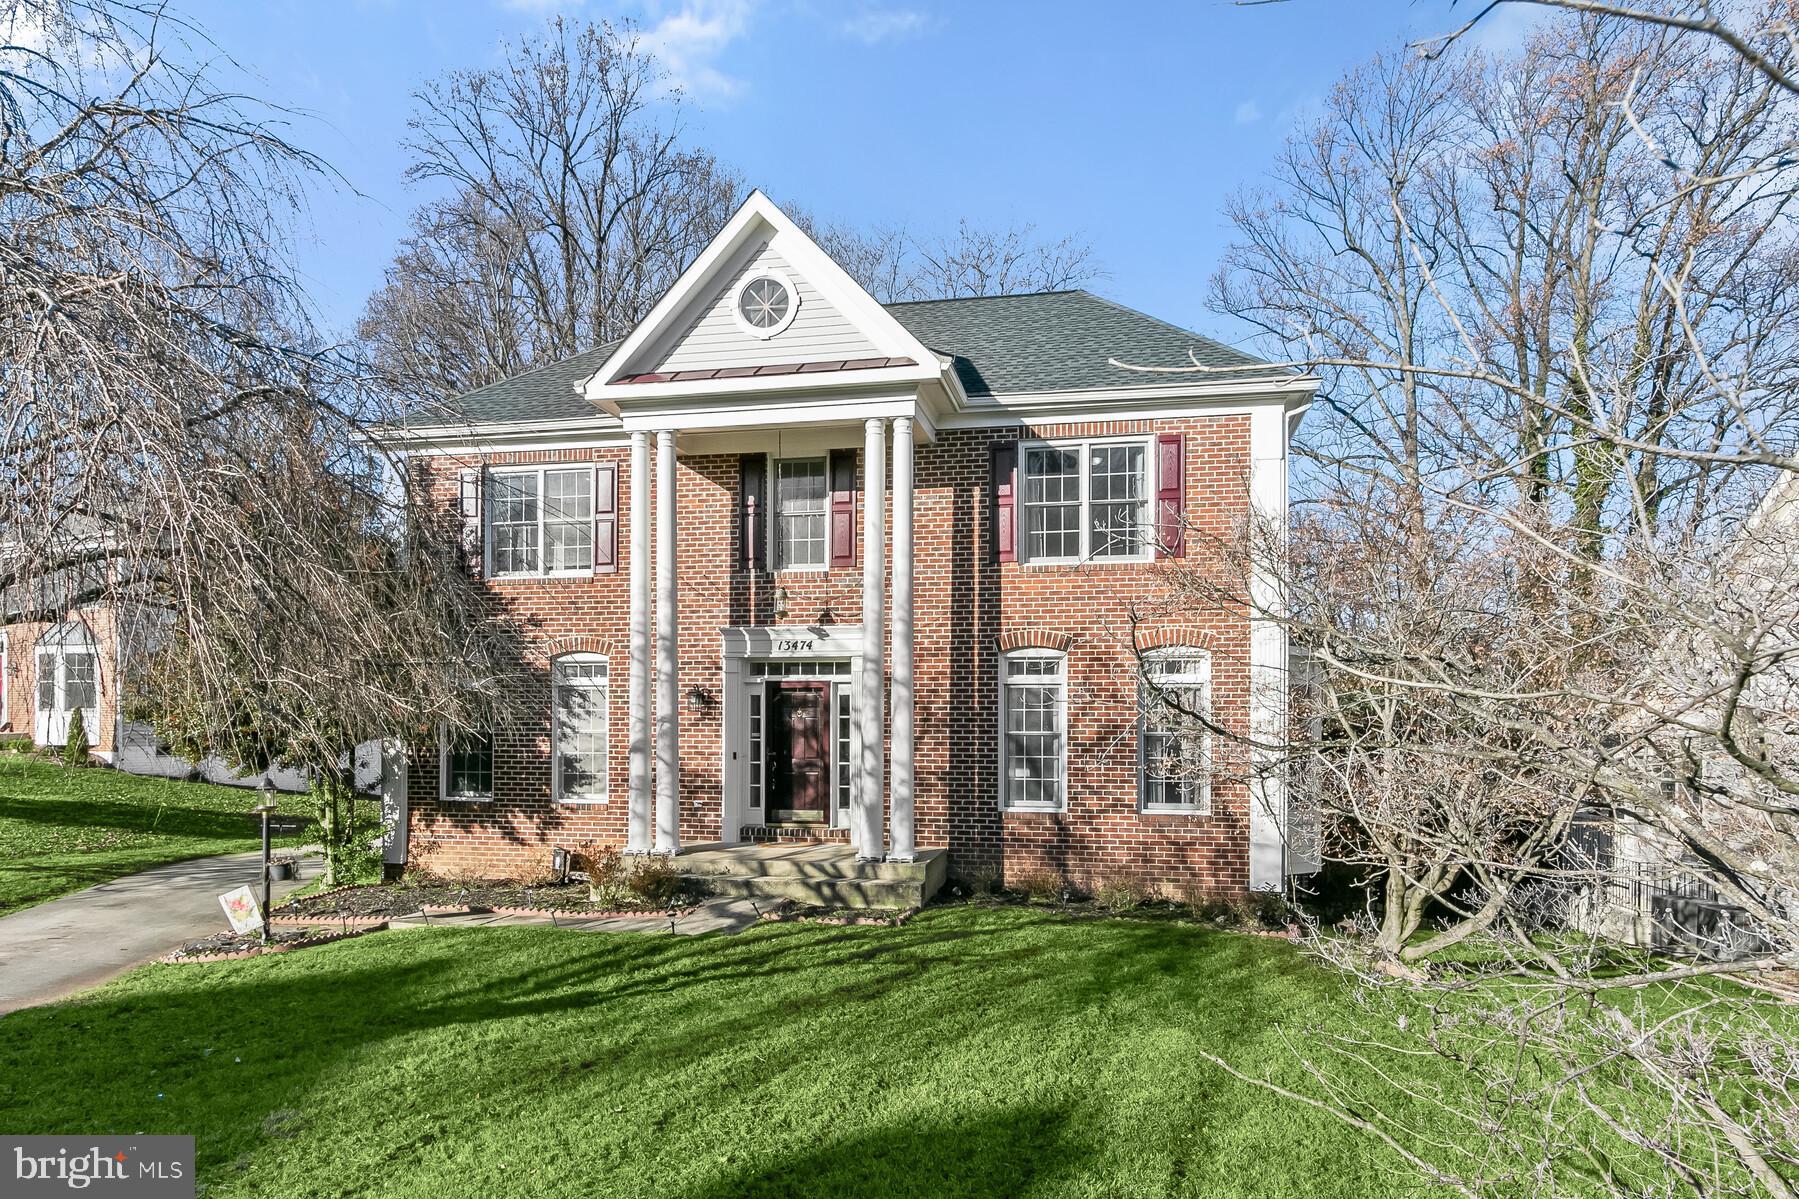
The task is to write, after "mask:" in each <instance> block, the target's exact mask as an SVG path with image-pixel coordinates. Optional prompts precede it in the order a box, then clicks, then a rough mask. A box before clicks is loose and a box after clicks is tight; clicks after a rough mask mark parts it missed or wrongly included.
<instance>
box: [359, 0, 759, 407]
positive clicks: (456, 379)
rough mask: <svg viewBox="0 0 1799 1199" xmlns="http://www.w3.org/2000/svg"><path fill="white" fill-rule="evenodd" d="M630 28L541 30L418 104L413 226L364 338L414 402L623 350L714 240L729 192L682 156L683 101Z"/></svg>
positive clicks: (410, 172)
mask: <svg viewBox="0 0 1799 1199" xmlns="http://www.w3.org/2000/svg"><path fill="white" fill-rule="evenodd" d="M662 82H663V80H662V76H661V73H660V69H659V68H658V66H657V64H656V61H655V59H654V57H653V56H652V54H651V52H650V50H649V48H648V47H647V46H645V45H644V44H643V42H642V40H641V37H640V35H639V33H638V31H637V30H636V29H635V28H634V27H633V26H632V25H630V24H628V23H627V24H623V25H619V26H613V25H610V24H606V23H600V24H589V25H583V26H574V25H570V24H567V23H565V22H564V21H563V20H562V19H561V18H556V19H554V20H552V21H551V22H550V23H549V24H548V26H547V28H546V29H545V31H544V33H543V35H542V36H541V37H540V38H537V39H531V40H526V41H522V42H518V43H513V44H509V45H508V46H506V47H505V49H504V52H503V55H502V61H501V63H500V65H499V66H496V67H493V68H489V69H485V70H459V71H452V72H450V73H449V74H447V75H445V76H443V77H442V78H440V79H437V80H434V81H432V82H430V83H428V84H426V85H425V86H424V87H422V88H420V89H419V90H418V91H417V92H415V93H414V100H415V103H416V109H415V112H414V114H413V117H412V120H411V122H410V126H409V127H410V130H411V133H410V136H409V138H408V139H407V142H406V150H407V152H408V153H409V154H410V155H411V157H412V162H411V165H410V166H408V167H407V170H406V175H407V178H408V179H409V180H411V181H413V182H415V183H419V184H426V185H437V186H442V187H445V188H447V189H448V194H447V195H445V196H444V197H443V198H441V199H434V200H431V201H429V202H427V203H426V204H425V205H423V206H422V207H421V208H420V209H419V210H418V211H417V212H416V213H414V215H413V220H412V232H411V233H410V234H409V235H408V237H407V238H406V240H405V241H404V243H403V244H402V246H401V248H400V252H399V254H398V255H397V256H396V257H395V259H394V262H393V264H392V265H391V266H390V267H389V268H388V272H387V280H386V283H385V284H384V286H383V287H382V288H381V289H380V290H379V291H377V292H376V293H375V294H374V295H373V296H372V297H370V299H369V302H368V305H367V308H366V310H365V312H364V314H363V318H362V321H361V325H360V332H361V335H362V338H363V340H364V341H365V342H366V343H367V344H368V345H369V347H370V353H371V356H372V358H373V359H374V361H375V362H376V363H377V364H378V365H379V366H380V367H381V368H382V369H383V370H384V372H385V373H386V374H387V375H388V376H389V377H390V379H391V380H392V381H393V383H394V385H395V386H397V387H398V388H400V389H401V391H402V392H403V393H404V394H406V395H408V396H409V397H411V398H413V399H415V400H427V401H428V400H433V399H443V398H446V397H448V396H452V395H455V394H457V393H459V392H462V391H466V390H468V389H470V388H473V387H478V386H480V385H482V384H485V383H492V382H494V381H496V380H498V379H502V378H505V377H507V376H509V375H513V374H517V373H518V372H520V371H524V370H529V369H531V368H533V367H536V366H542V365H545V364H547V363H550V362H554V361H557V360H558V359H561V358H566V357H568V356H569V355H571V354H575V353H579V352H581V351H583V350H588V349H592V348H593V347H595V346H597V345H602V344H605V343H606V342H609V341H613V340H615V339H617V338H620V337H623V336H624V335H625V334H626V333H628V332H629V331H630V330H631V328H632V327H633V326H634V325H636V324H637V322H638V321H639V320H640V319H641V318H642V317H643V315H644V314H645V313H646V312H648V311H649V309H650V307H651V306H652V305H653V304H654V303H655V302H656V300H657V299H659V298H660V297H661V295H662V293H663V292H664V291H665V290H667V288H668V287H669V285H670V284H672V283H673V282H674V280H675V278H676V277H677V276H678V275H679V274H680V272H681V271H682V270H683V269H685V267H686V266H687V264H688V263H689V262H690V261H692V259H693V258H694V257H695V256H696V255H697V254H698V253H699V252H700V250H701V249H703V248H704V247H705V245H706V243H707V242H708V241H709V240H710V239H711V238H712V236H713V234H715V233H717V232H718V230H719V228H720V227H722V226H723V224H724V222H725V220H726V219H727V218H728V217H729V216H730V214H731V212H732V210H733V209H734V208H735V206H736V204H737V201H738V199H739V198H740V197H739V192H740V190H741V188H740V186H739V184H738V181H737V179H736V178H735V177H734V176H733V175H732V174H731V173H730V172H728V171H726V170H725V169H723V168H722V167H721V166H720V165H719V164H718V163H717V161H716V160H715V159H714V158H713V157H712V156H711V155H710V154H708V153H706V152H705V151H703V150H700V149H697V148H693V147H690V146H688V145H686V144H685V142H684V138H683V127H682V121H681V105H680V96H679V94H678V93H675V94H665V93H663V92H662V91H661V90H660V89H661V86H662Z"/></svg>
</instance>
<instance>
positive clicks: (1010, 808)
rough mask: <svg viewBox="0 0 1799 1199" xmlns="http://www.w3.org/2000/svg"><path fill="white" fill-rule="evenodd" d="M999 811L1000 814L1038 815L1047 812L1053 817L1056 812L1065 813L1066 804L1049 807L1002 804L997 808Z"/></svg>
mask: <svg viewBox="0 0 1799 1199" xmlns="http://www.w3.org/2000/svg"><path fill="white" fill-rule="evenodd" d="M999 810H1000V811H1002V812H1039V813H1043V812H1047V813H1049V814H1050V815H1054V814H1056V813H1057V812H1066V811H1067V810H1068V805H1067V804H1054V805H1051V804H1020V803H1014V804H1004V803H1003V804H1001V805H1000V806H999Z"/></svg>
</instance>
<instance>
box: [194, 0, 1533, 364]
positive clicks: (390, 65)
mask: <svg viewBox="0 0 1799 1199" xmlns="http://www.w3.org/2000/svg"><path fill="white" fill-rule="evenodd" d="M180 2H181V7H182V10H183V11H184V12H185V13H186V14H187V15H188V16H190V17H192V18H193V19H195V20H196V22H197V23H198V24H199V25H201V26H202V27H203V28H205V29H206V30H207V31H208V32H209V33H210V34H211V36H212V38H213V40H214V41H215V42H216V43H217V45H218V48H219V49H220V50H221V51H222V52H224V53H226V54H228V55H230V56H231V58H232V59H234V60H235V61H236V62H237V63H238V64H240V65H241V66H242V67H243V68H244V69H245V70H246V71H247V72H249V74H250V75H251V79H250V80H249V81H248V83H249V86H250V88H251V89H252V90H254V92H255V93H256V94H259V95H260V96H262V97H264V98H267V99H269V100H272V101H274V102H277V103H281V104H284V105H288V106H291V107H294V108H298V109H300V110H303V114H304V115H302V116H301V117H299V118H298V119H297V120H296V123H295V127H294V130H293V133H294V137H295V139H296V140H297V141H299V142H301V143H302V144H304V145H306V146H307V147H308V148H311V149H313V150H315V151H317V152H318V153H320V154H321V155H323V156H324V157H325V158H326V159H327V160H328V161H330V162H331V164H332V165H333V166H334V167H336V168H337V170H338V171H340V172H341V173H342V174H343V176H344V177H345V179H346V181H347V182H348V184H349V185H350V187H352V188H354V191H351V190H349V189H348V188H343V189H338V190H335V191H333V190H321V191H320V192H318V193H316V194H315V195H314V197H313V202H312V212H311V220H310V226H311V227H310V228H307V229H302V230H299V231H298V234H297V236H298V255H299V258H300V262H301V264H302V267H303V269H304V271H305V273H306V277H307V283H308V286H309V288H310V290H311V292H312V294H313V296H314V299H315V302H316V303H317V305H318V307H319V308H320V310H321V313H322V315H323V317H324V319H325V321H326V322H327V324H328V325H329V326H330V327H332V328H334V329H336V330H339V331H343V330H347V329H348V328H349V327H350V326H351V325H352V324H353V322H354V320H355V318H356V315H357V313H358V312H359V311H360V309H361V307H362V302H363V298H364V297H365V296H366V295H367V294H368V293H369V291H370V290H372V289H373V288H374V287H375V286H376V285H378V283H379V282H380V278H381V271H382V268H383V266H384V265H385V264H386V263H387V261H388V260H389V258H390V257H391V255H392V253H393V250H394V247H395V245H396V243H397V241H398V239H399V238H400V237H401V235H402V234H403V233H404V231H405V228H406V217H407V214H408V212H409V211H410V210H411V209H412V208H413V207H414V206H415V205H416V204H417V203H418V202H419V201H420V200H421V199H422V198H423V197H422V196H421V194H420V193H418V192H417V191H416V190H413V189H410V188H408V187H407V186H406V185H405V184H404V183H403V181H402V179H401V171H402V170H403V168H404V166H405V162H404V159H403V157H402V155H401V153H400V149H399V142H400V139H401V137H402V136H403V134H404V131H405V123H406V118H407V115H408V113H409V112H410V110H411V99H410V95H409V93H410V92H411V91H412V89H413V88H414V87H416V86H417V85H418V84H419V83H420V82H421V81H422V80H425V79H427V78H430V77H432V76H434V75H436V74H438V73H439V72H442V71H444V70H448V69H450V68H455V67H478V66H485V65H489V64H491V63H493V62H495V61H496V59H497V55H498V52H499V47H500V45H501V43H502V42H503V41H504V40H506V39H516V38H519V37H522V36H529V35H530V34H531V33H532V32H533V31H534V30H536V29H539V28H541V26H542V23H543V21H544V19H545V18H546V16H548V15H550V14H552V13H555V12H561V13H563V14H564V15H566V16H569V17H573V18H576V19H598V18H601V17H605V18H612V19H617V18H619V17H627V16H628V17H632V18H634V19H636V20H637V21H638V22H639V23H640V25H641V26H642V27H643V28H644V29H645V30H646V31H647V32H648V34H649V36H650V38H651V39H652V41H653V42H654V43H655V44H656V45H657V46H659V47H660V49H661V51H662V53H663V56H664V61H665V65H666V66H667V67H668V69H669V70H670V71H671V73H672V74H673V75H674V76H675V77H676V78H677V79H678V80H679V81H680V82H681V83H682V84H683V85H684V87H685V89H686V90H687V92H688V93H689V97H690V108H689V113H688V123H689V129H690V132H691V137H692V138H693V139H694V140H695V141H697V142H698V143H700V144H703V145H705V146H707V147H708V148H709V149H711V150H712V151H713V152H714V153H715V154H717V155H718V156H719V157H720V158H721V159H722V160H724V161H725V162H726V163H728V164H730V165H731V166H733V167H734V168H735V169H736V170H737V171H738V172H740V173H741V174H742V175H743V177H744V178H745V179H746V181H747V182H749V183H750V184H752V185H754V186H757V187H761V188H762V189H764V190H765V191H767V192H768V193H769V194H770V195H772V196H774V197H775V198H776V199H777V200H780V201H784V202H785V201H793V202H798V203H800V204H803V205H805V206H806V207H808V208H810V209H811V210H812V211H813V212H814V213H816V214H817V215H819V216H820V217H822V218H825V219H827V220H831V221H839V222H843V223H846V224H863V225H875V224H883V223H887V224H891V223H898V222H903V223H905V224H906V225H908V226H909V227H910V228H912V229H913V230H914V231H915V232H921V233H928V232H930V231H933V230H937V229H943V228H950V227H953V226H954V224H955V221H956V220H957V218H959V217H967V218H969V219H970V220H972V221H974V222H976V223H980V224H995V225H999V224H1007V223H1011V222H1031V223H1034V224H1035V225H1036V226H1037V227H1038V229H1039V231H1041V232H1042V233H1045V234H1049V235H1052V236H1059V235H1060V234H1062V233H1065V232H1074V233H1079V234H1080V235H1082V236H1084V237H1085V238H1086V239H1087V240H1088V241H1090V242H1091V243H1092V245H1093V246H1094V248H1095V250H1096V252H1097V256H1098V258H1099V259H1100V261H1101V262H1102V263H1103V265H1104V266H1105V267H1106V269H1107V271H1108V275H1107V277H1106V278H1104V279H1102V280H1100V281H1099V282H1098V283H1097V284H1096V285H1094V290H1096V291H1099V292H1101V293H1102V294H1105V295H1107V296H1110V297H1111V298H1113V299H1116V300H1119V301H1121V302H1123V303H1126V304H1129V305H1131V306H1133V307H1136V308H1141V309H1143V310H1145V311H1147V312H1150V313H1152V314H1154V315H1156V316H1159V317H1162V318H1164V319H1166V320H1171V321H1174V322H1176V323H1179V324H1184V325H1186V326H1188V327H1191V328H1195V329H1198V330H1200V331H1202V332H1206V333H1210V334H1212V335H1214V336H1220V337H1223V338H1224V339H1226V340H1233V341H1235V340H1240V339H1241V338H1242V336H1243V331H1242V330H1241V329H1232V328H1229V327H1228V326H1226V325H1224V324H1222V323H1221V322H1220V320H1219V319H1218V318H1216V317H1214V316H1212V315H1211V314H1209V313H1208V312H1207V311H1206V309H1205V294H1206V289H1207V285H1208V280H1209V278H1210V276H1211V274H1212V271H1213V269H1214V265H1215V263H1216V261H1217V258H1218V255H1219V252H1220V250H1221V248H1222V247H1223V245H1224V244H1225V243H1226V241H1227V240H1228V237H1229V231H1228V229H1227V228H1226V226H1225V222H1224V219H1223V217H1222V216H1221V209H1222V206H1223V202H1224V200H1225V198H1226V197H1227V196H1228V195H1229V194H1230V193H1231V192H1232V191H1234V190H1236V189H1237V188H1239V187H1241V186H1243V185H1245V184H1253V183H1254V182H1256V181H1257V179H1258V178H1260V177H1261V176H1262V175H1263V174H1264V172H1265V171H1266V169H1267V167H1268V164H1269V162H1270V160H1271V158H1272V156H1273V155H1274V153H1275V151H1276V150H1277V149H1278V147H1279V144H1280V141H1281V139H1282V137H1283V136H1284V135H1285V134H1286V133H1287V132H1288V131H1289V130H1290V129H1291V128H1292V127H1293V125H1294V123H1295V121H1296V120H1299V119H1300V118H1301V117H1303V115H1304V114H1305V112H1306V111H1307V110H1308V109H1309V108H1313V107H1315V106H1316V105H1317V103H1318V101H1319V99H1320V98H1321V97H1322V96H1323V95H1324V94H1325V93H1326V92H1327V91H1328V90H1329V88H1330V86H1331V85H1332V83H1333V82H1334V81H1335V80H1336V79H1337V77H1338V76H1339V75H1340V74H1342V72H1343V71H1344V70H1346V69H1347V68H1349V67H1351V66H1353V65H1354V64H1356V63H1357V62H1360V61H1362V60H1363V59H1365V58H1367V57H1368V56H1370V55H1372V54H1374V53H1375V52H1377V51H1380V50H1385V49H1392V48H1395V47H1398V46H1400V45H1402V44H1403V43H1404V42H1405V41H1406V40H1407V39H1410V38H1415V37H1418V36H1420V35H1422V34H1428V33H1436V32H1441V31H1443V30H1444V29H1447V28H1449V27H1451V26H1452V25H1453V24H1454V23H1456V22H1457V21H1459V20H1462V19H1465V16H1466V14H1467V12H1468V11H1469V4H1468V3H1467V0H1463V2H1461V3H1457V4H1455V5H1454V6H1453V7H1452V6H1451V3H1450V0H1291V2H1289V3H1277V4H1261V5H1248V6H1246V5H1241V4H1237V3H1232V2H1231V0H1188V2H1186V3H1169V4H1163V5H1153V6H1152V5H1139V4H1128V5H1127V4H1120V3H1116V2H1113V3H1110V4H1106V3H1101V4H1095V3H1093V2H1092V0H1086V2H1084V3H1078V4H1077V3H1064V2H1060V0H1056V2H1047V0H1039V2H1036V3H998V2H989V0H964V2H963V3H937V2H935V0H629V2H626V3H617V2H614V3H603V2H599V0H587V2H585V3H582V2H579V0H562V2H556V0H454V2H449V3H439V4H432V3H426V2H421V0H385V2H383V0H365V2H362V3H332V2H329V0H314V2H306V0H274V2H270V3H243V2H241V0H180ZM1525 19H1526V16H1525V11H1524V10H1518V12H1517V13H1516V14H1515V15H1514V14H1511V13H1508V12H1507V11H1505V10H1502V11H1501V12H1500V13H1498V14H1495V18H1492V19H1490V24H1489V25H1487V26H1485V27H1483V30H1482V36H1483V39H1484V40H1487V41H1489V42H1493V41H1505V40H1509V39H1512V38H1515V37H1516V36H1517V34H1518V32H1519V30H1520V29H1521V27H1522V24H1523V22H1524V20H1525ZM358 193H359V194H358Z"/></svg>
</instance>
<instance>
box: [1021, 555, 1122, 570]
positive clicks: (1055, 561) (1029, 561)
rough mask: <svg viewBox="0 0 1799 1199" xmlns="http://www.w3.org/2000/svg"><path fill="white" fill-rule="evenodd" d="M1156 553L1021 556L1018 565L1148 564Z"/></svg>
mask: <svg viewBox="0 0 1799 1199" xmlns="http://www.w3.org/2000/svg"><path fill="white" fill-rule="evenodd" d="M1155 560H1156V556H1155V555H1154V554H1133V555H1132V556H1130V557H1128V558H1123V557H1119V558H1020V559H1019V560H1018V565H1020V566H1022V567H1024V568H1025V569H1027V570H1029V569H1031V568H1033V567H1039V566H1148V565H1149V564H1150V563H1152V562H1154V561H1155Z"/></svg>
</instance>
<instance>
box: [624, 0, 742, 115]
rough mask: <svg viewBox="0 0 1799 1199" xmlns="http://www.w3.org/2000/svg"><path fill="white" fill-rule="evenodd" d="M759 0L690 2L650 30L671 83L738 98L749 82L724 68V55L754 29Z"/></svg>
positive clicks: (647, 40) (649, 40) (692, 91)
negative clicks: (721, 65) (720, 63)
mask: <svg viewBox="0 0 1799 1199" xmlns="http://www.w3.org/2000/svg"><path fill="white" fill-rule="evenodd" d="M755 7H756V0H686V2H685V3H682V4H680V5H679V6H678V7H675V8H674V9H673V10H672V11H668V12H667V15H666V16H663V17H661V18H660V19H659V20H655V22H654V23H653V24H651V25H650V26H649V27H648V28H647V29H645V30H644V34H643V41H644V45H645V46H647V47H648V48H649V49H650V50H651V51H652V52H654V53H655V55H656V58H657V59H658V60H659V61H660V62H661V64H662V69H663V70H665V71H667V72H668V81H669V83H670V85H672V86H674V87H678V88H680V89H681V90H682V91H684V92H686V93H687V94H689V95H692V96H732V95H735V94H737V93H738V92H739V91H741V90H743V86H744V85H743V81H742V80H740V79H737V78H735V77H734V76H731V75H728V74H726V73H725V72H724V71H723V70H721V69H720V68H719V66H718V59H719V56H720V55H722V54H723V53H724V52H725V51H726V50H727V49H729V48H730V46H731V43H733V42H735V41H737V40H738V39H739V38H741V37H742V36H743V35H744V33H745V32H746V31H747V30H748V28H749V22H750V14H751V12H752V11H753V10H754V9H755Z"/></svg>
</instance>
